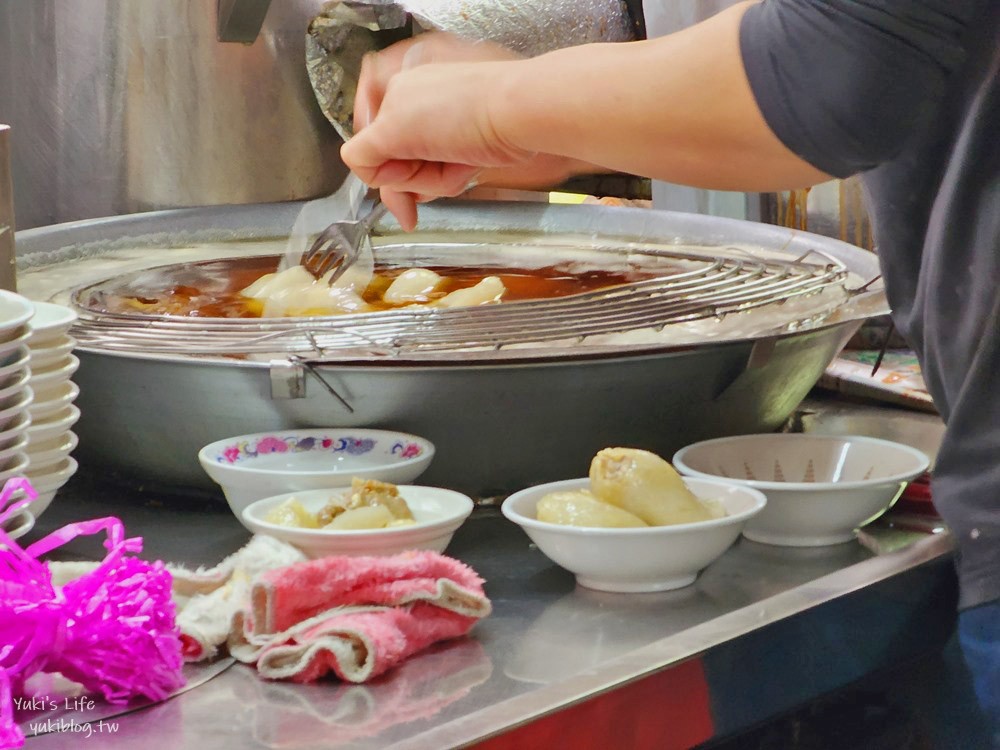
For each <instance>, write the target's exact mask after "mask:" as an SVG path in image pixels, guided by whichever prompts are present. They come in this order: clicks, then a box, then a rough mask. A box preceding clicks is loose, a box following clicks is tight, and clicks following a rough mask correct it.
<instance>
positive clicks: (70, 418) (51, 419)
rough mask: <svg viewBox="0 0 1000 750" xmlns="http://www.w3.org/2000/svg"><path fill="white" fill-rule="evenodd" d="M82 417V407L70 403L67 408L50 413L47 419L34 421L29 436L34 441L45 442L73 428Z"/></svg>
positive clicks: (29, 429) (29, 428)
mask: <svg viewBox="0 0 1000 750" xmlns="http://www.w3.org/2000/svg"><path fill="white" fill-rule="evenodd" d="M78 419H80V407H78V406H74V405H73V404H70V405H69V406H67V407H66V408H65V409H62V410H60V411H57V412H56V413H55V414H50V415H49V416H47V417H45V419H40V420H38V421H37V422H32V424H31V426H30V427H28V438H29V439H30V440H31V442H33V443H44V442H45V441H47V440H52V439H53V438H55V437H58V436H59V435H61V434H62V433H64V432H66V431H67V430H69V429H71V428H72V427H73V425H75V424H76V422H77V420H78Z"/></svg>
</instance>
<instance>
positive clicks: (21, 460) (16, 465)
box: [0, 453, 34, 487]
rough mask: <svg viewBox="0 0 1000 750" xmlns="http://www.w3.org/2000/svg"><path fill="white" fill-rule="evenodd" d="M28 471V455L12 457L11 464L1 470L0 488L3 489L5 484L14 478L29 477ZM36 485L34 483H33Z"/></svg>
mask: <svg viewBox="0 0 1000 750" xmlns="http://www.w3.org/2000/svg"><path fill="white" fill-rule="evenodd" d="M27 471H28V454H27V453H18V454H15V455H14V457H12V459H11V462H10V463H9V464H8V465H6V466H4V467H3V468H2V469H0V487H3V484H4V482H6V481H7V480H8V479H13V478H14V477H23V476H26V475H27ZM32 484H34V482H32Z"/></svg>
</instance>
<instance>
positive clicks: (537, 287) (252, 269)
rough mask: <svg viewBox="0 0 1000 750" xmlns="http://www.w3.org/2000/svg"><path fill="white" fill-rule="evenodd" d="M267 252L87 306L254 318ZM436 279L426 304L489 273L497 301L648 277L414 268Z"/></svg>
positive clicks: (392, 274) (383, 275) (373, 286)
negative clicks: (252, 289)
mask: <svg viewBox="0 0 1000 750" xmlns="http://www.w3.org/2000/svg"><path fill="white" fill-rule="evenodd" d="M277 264H278V259H277V258H275V257H273V256H270V257H268V256H257V257H248V258H237V259H225V260H221V261H208V262H203V263H195V264H186V265H183V266H173V267H167V268H163V269H154V270H153V271H148V272H145V273H143V274H142V275H140V276H138V277H134V278H133V279H130V280H122V279H119V280H118V282H117V283H116V284H113V285H112V284H109V285H106V286H104V287H103V288H97V289H92V290H91V293H90V295H89V299H87V300H86V301H85V304H86V306H87V307H89V308H90V309H93V310H99V311H101V312H110V313H117V314H135V313H145V314H150V315H164V314H166V315H181V316H187V317H207V318H255V317H260V315H261V311H262V309H263V304H262V303H261V302H259V301H257V300H254V299H250V298H247V297H244V296H243V295H242V294H241V293H240V292H241V290H243V289H246V288H247V287H248V286H250V284H252V283H253V282H254V281H256V280H257V279H259V278H260V277H261V276H263V275H264V274H268V273H272V272H274V271H275V270H276V268H277ZM421 267H423V268H428V269H430V270H432V271H434V272H435V273H437V274H439V275H441V276H443V277H444V281H443V282H442V283H441V284H440V285H439V286H438V288H436V289H435V290H434V292H432V293H431V294H430V295H428V298H429V301H433V300H434V299H438V298H440V297H443V296H445V295H446V294H448V293H450V292H453V291H455V290H457V289H464V288H468V287H473V286H475V285H476V284H478V283H479V282H480V281H482V280H483V279H484V278H486V277H487V276H497V277H499V278H500V280H501V281H502V282H503V285H504V287H506V292H505V293H504V295H503V301H505V302H510V301H516V300H528V299H551V298H555V297H565V296H567V295H571V294H580V293H582V292H589V291H593V290H597V289H603V288H606V287H611V286H616V285H619V284H626V283H630V282H634V281H640V280H643V279H648V278H653V276H654V274H652V273H650V272H648V271H647V272H643V271H639V270H635V269H629V270H621V271H610V270H597V269H587V270H579V271H569V270H567V269H566V268H564V267H563V268H561V267H559V266H547V267H543V268H531V269H526V268H510V267H506V266H504V267H500V266H491V267H484V266H476V267H461V266H431V265H427V266H421ZM405 270H407V269H405V268H378V267H377V268H376V269H375V276H374V277H373V279H372V281H371V283H370V284H369V285H368V288H367V289H366V290H365V292H364V294H363V295H362V296H363V299H364V301H365V302H367V303H368V304H369V305H370V306H371V308H372V309H374V310H388V309H393V308H394V307H396V306H395V305H392V304H389V303H387V302H385V301H384V300H383V299H382V295H383V294H384V293H385V290H386V289H388V287H389V285H390V284H391V283H392V281H393V279H394V278H396V276H398V275H399V274H401V273H402V272H403V271H405Z"/></svg>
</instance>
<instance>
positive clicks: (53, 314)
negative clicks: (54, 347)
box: [31, 302, 77, 347]
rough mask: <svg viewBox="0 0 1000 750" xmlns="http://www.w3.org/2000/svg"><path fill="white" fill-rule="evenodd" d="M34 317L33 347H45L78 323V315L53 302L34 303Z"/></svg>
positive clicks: (32, 327)
mask: <svg viewBox="0 0 1000 750" xmlns="http://www.w3.org/2000/svg"><path fill="white" fill-rule="evenodd" d="M32 305H33V306H34V316H33V317H32V318H31V345H32V347H35V346H43V345H44V344H43V342H45V343H48V342H50V341H52V340H53V339H57V338H59V337H60V336H65V335H66V332H67V331H68V330H69V329H70V328H71V327H72V325H73V324H74V323H75V322H76V318H77V315H76V313H75V312H74V311H73V310H72V309H71V308H69V307H66V306H65V305H57V304H54V303H52V302H33V303H32Z"/></svg>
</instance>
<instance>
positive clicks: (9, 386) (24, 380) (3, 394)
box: [0, 367, 31, 402]
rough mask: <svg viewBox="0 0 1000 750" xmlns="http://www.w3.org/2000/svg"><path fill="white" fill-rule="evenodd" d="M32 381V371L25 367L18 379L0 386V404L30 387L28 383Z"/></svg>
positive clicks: (19, 373)
mask: <svg viewBox="0 0 1000 750" xmlns="http://www.w3.org/2000/svg"><path fill="white" fill-rule="evenodd" d="M30 380H31V370H30V369H28V368H27V367H25V368H24V369H23V370H20V371H18V374H17V378H16V379H15V380H13V381H12V382H10V383H5V384H4V385H3V386H0V402H3V401H6V400H7V399H9V398H11V397H12V396H16V395H17V394H19V393H20V392H21V391H23V390H24V389H25V388H27V387H28V382H29V381H30Z"/></svg>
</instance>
